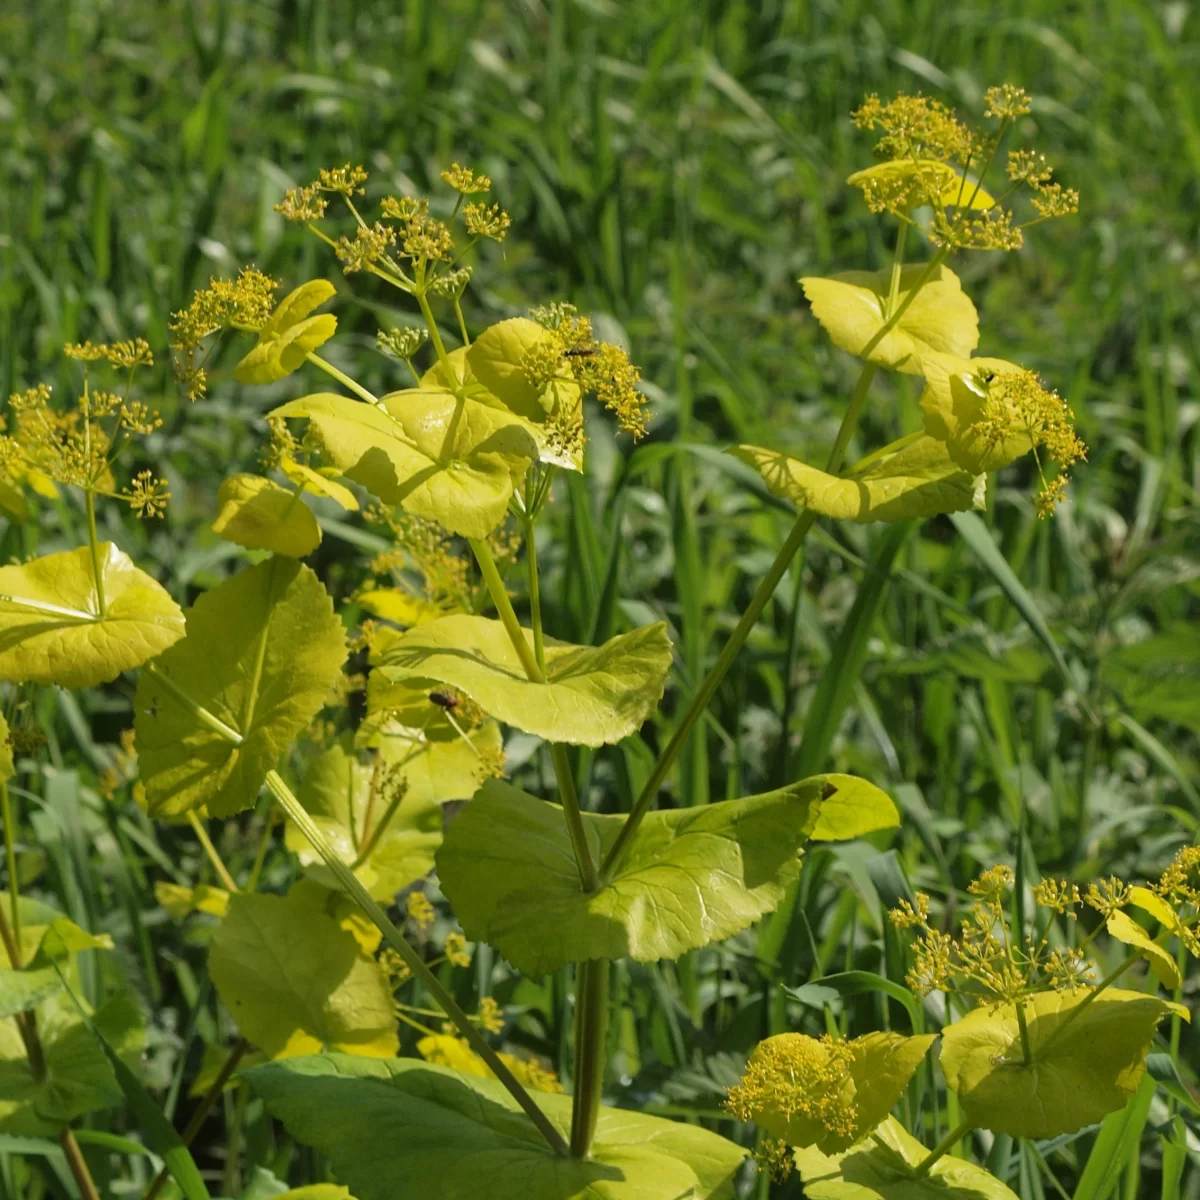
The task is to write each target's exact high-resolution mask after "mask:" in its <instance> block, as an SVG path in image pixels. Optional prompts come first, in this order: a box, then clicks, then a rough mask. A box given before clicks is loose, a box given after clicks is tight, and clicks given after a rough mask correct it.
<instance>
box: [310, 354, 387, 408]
mask: <svg viewBox="0 0 1200 1200" xmlns="http://www.w3.org/2000/svg"><path fill="white" fill-rule="evenodd" d="M308 361H309V362H310V363H312V365H313V366H314V367H320V368H321V370H322V371H324V372H325V374H326V375H332V376H333V378H334V379H336V380H337V381H338V383H340V384H343V385H344V386H345V387H348V388H349V389H350V390H351V391H352V392H353V393H354V394H355V395H356V396H358V397H359V399H360V400H365V401H366V402H367V403H368V404H373V405H375V407H376V408H382V407H383V401H382V400H380V399H379V397H378V396H376V395H375V394H374V392H368V391H367V389H366V388H365V387H363V385H362V384H361V383H358V382H356V381H355V380H353V379H351V378H350V376H349V375H347V374H346V372H345V371H339V370H338V369H337V367H335V366H334V365H333V363H331V362H330V361H329V360H328V359H325V358H322V357H321V356H320V355H319V354H317V353H315V352H314V351H312V350H310V351H309V352H308Z"/></svg>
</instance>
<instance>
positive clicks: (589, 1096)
mask: <svg viewBox="0 0 1200 1200" xmlns="http://www.w3.org/2000/svg"><path fill="white" fill-rule="evenodd" d="M575 970H576V975H575V1004H576V1009H575V1094H574V1098H573V1104H572V1108H571V1155H572V1157H574V1158H587V1156H588V1155H589V1154H590V1153H591V1149H592V1139H593V1137H595V1134H596V1120H597V1118H598V1117H599V1115H600V1100H601V1095H602V1093H603V1090H604V1051H605V1042H606V1038H607V1034H608V976H609V963H608V960H607V959H604V958H593V959H589V960H588V961H586V962H581V963H579V964H578V965H577V966H576V969H575Z"/></svg>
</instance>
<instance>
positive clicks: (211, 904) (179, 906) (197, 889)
mask: <svg viewBox="0 0 1200 1200" xmlns="http://www.w3.org/2000/svg"><path fill="white" fill-rule="evenodd" d="M154 898H155V900H157V901H158V902H159V904H161V905H162V906H163V908H164V909H165V910H166V913H167V916H169V917H170V918H171V919H172V920H174V921H182V920H183V919H184V918H185V917H188V916H190V915H191V914H192V913H194V912H202V913H208V914H209V916H212V917H223V916H224V915H225V912H226V910H227V909H228V908H229V893H228V892H227V891H226V890H225V889H224V888H216V887H210V886H209V885H208V884H206V883H198V884H196V885H195V886H194V887H182V886H181V885H180V884H178V883H163V882H159V883H156V884H155V885H154Z"/></svg>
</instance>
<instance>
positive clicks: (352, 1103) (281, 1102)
mask: <svg viewBox="0 0 1200 1200" xmlns="http://www.w3.org/2000/svg"><path fill="white" fill-rule="evenodd" d="M248 1078H249V1080H250V1084H251V1087H253V1089H254V1091H255V1093H256V1094H258V1095H259V1096H261V1097H262V1098H263V1099H264V1100H265V1101H266V1103H267V1105H268V1107H269V1108H270V1109H271V1111H272V1112H274V1113H275V1114H276V1115H277V1116H278V1117H279V1118H280V1120H282V1121H283V1123H284V1125H285V1126H286V1127H287V1129H288V1131H289V1132H290V1133H291V1134H292V1136H293V1137H295V1138H297V1139H298V1140H300V1141H302V1142H305V1143H307V1144H309V1145H313V1146H316V1147H317V1148H318V1149H319V1150H320V1151H321V1152H322V1153H324V1154H327V1155H329V1156H330V1158H331V1160H332V1162H333V1166H334V1170H335V1171H336V1172H337V1174H338V1176H339V1178H341V1179H344V1180H345V1181H346V1183H347V1185H348V1186H349V1188H350V1190H351V1191H352V1192H353V1193H354V1195H355V1196H357V1197H359V1198H360V1200H385V1198H386V1197H393V1196H395V1195H396V1194H397V1192H399V1194H401V1195H404V1194H406V1192H407V1191H409V1190H413V1189H419V1190H420V1193H421V1195H423V1196H428V1197H429V1198H430V1200H451V1198H457V1197H460V1196H464V1195H468V1194H471V1193H472V1192H474V1191H475V1190H476V1189H478V1187H479V1186H480V1181H481V1180H486V1181H487V1183H486V1186H487V1189H488V1195H489V1197H492V1198H493V1200H591V1198H593V1197H594V1198H595V1200H664V1198H666V1197H670V1198H671V1200H675V1198H676V1197H680V1198H682V1197H694V1198H695V1200H732V1197H733V1195H734V1192H733V1175H734V1172H735V1171H736V1169H737V1167H738V1165H739V1164H740V1163H741V1161H742V1159H743V1157H744V1155H745V1152H744V1151H743V1150H742V1149H741V1148H740V1147H738V1146H736V1145H735V1144H734V1143H732V1142H729V1141H726V1140H725V1139H724V1138H722V1137H718V1136H717V1135H716V1134H714V1133H710V1132H708V1131H707V1130H705V1129H700V1128H697V1127H695V1126H689V1125H684V1124H681V1123H678V1122H675V1121H664V1120H662V1119H661V1118H659V1117H651V1116H643V1115H641V1114H639V1113H635V1112H630V1111H628V1110H619V1109H611V1108H605V1109H601V1111H600V1114H599V1120H598V1122H597V1127H596V1141H595V1145H594V1149H593V1153H592V1156H591V1157H590V1158H589V1159H588V1160H587V1161H579V1160H572V1159H561V1158H556V1157H555V1156H554V1155H553V1153H551V1152H550V1151H549V1150H548V1148H547V1147H546V1144H545V1142H544V1141H543V1140H542V1138H541V1136H540V1135H539V1134H538V1132H537V1130H536V1129H535V1128H534V1126H533V1125H532V1124H531V1123H530V1121H529V1120H528V1119H527V1118H526V1117H524V1116H523V1115H522V1114H521V1113H520V1112H519V1111H518V1110H517V1109H516V1106H515V1105H514V1104H513V1101H512V1098H511V1097H510V1096H509V1095H508V1094H507V1093H506V1092H505V1090H504V1089H503V1088H502V1087H501V1086H500V1085H499V1084H498V1083H496V1082H494V1081H493V1080H489V1079H479V1078H475V1077H472V1076H470V1075H462V1074H459V1073H458V1072H456V1071H451V1070H449V1069H448V1068H445V1067H437V1066H433V1065H432V1064H428V1063H422V1062H419V1061H414V1060H413V1059H390V1060H385V1061H367V1060H365V1059H359V1058H347V1057H345V1056H340V1055H321V1056H318V1057H314V1058H305V1059H293V1060H290V1061H287V1062H282V1063H273V1064H271V1065H269V1066H263V1067H258V1068H256V1069H255V1070H254V1071H252V1072H250V1073H249V1075H248ZM538 1103H539V1105H541V1107H542V1108H543V1109H544V1110H545V1111H546V1113H547V1114H548V1115H549V1117H550V1119H551V1120H552V1121H553V1122H554V1123H555V1124H556V1125H558V1126H559V1127H560V1128H561V1129H564V1130H565V1129H566V1128H568V1127H569V1124H570V1101H569V1100H568V1099H567V1098H566V1097H563V1096H539V1098H538ZM418 1129H419V1130H420V1131H421V1136H420V1137H419V1138H414V1137H412V1136H411V1133H412V1131H413V1130H418Z"/></svg>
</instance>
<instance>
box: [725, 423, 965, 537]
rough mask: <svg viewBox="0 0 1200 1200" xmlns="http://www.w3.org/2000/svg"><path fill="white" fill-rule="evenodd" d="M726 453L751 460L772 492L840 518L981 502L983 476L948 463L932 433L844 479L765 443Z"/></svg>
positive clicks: (919, 512)
mask: <svg viewBox="0 0 1200 1200" xmlns="http://www.w3.org/2000/svg"><path fill="white" fill-rule="evenodd" d="M730 454H733V455H735V456H736V457H737V458H740V459H741V460H742V461H743V462H747V463H749V464H750V465H751V466H752V467H753V468H754V469H755V470H756V471H757V472H758V473H759V474H760V475H761V476H762V477H763V481H764V482H765V483H766V485H767V487H768V488H769V489H770V490H771V492H772V493H773V494H774V495H776V496H781V497H783V498H784V499H785V500H791V501H792V503H793V504H796V505H798V506H799V507H801V508H809V509H811V510H812V511H813V512H816V513H820V514H821V515H822V516H825V517H833V518H835V519H838V520H850V521H859V522H867V521H903V520H910V519H913V518H919V517H933V516H937V515H938V513H947V512H960V511H962V510H963V509H968V508H982V507H983V503H984V487H985V481H984V477H983V476H982V475H979V476H975V475H970V474H968V473H967V472H966V471H964V470H962V468H961V467H959V466H957V465H956V464H955V463H953V462H951V460H950V456H949V454H948V452H947V450H946V447H945V445H944V444H943V443H942V442H939V441H936V440H935V439H934V438H931V437H923V438H920V439H919V440H918V441H915V442H913V443H911V444H910V445H907V446H904V447H902V448H901V449H899V450H895V451H893V452H892V453H890V454H881V455H879V456H878V457H877V458H875V460H874V461H873V462H872V463H871V464H870V465H869V466H867V467H866V468H865V469H864V470H862V471H860V472H859V473H858V474H856V475H854V476H851V477H848V478H843V477H840V476H837V475H830V474H828V473H827V472H825V471H821V470H818V469H817V468H816V467H810V466H808V465H807V464H806V463H802V462H800V461H799V460H798V459H795V458H789V457H788V456H787V455H786V454H784V453H782V452H781V451H779V450H771V449H767V448H766V447H763V446H735V447H733V449H732V450H730Z"/></svg>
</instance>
